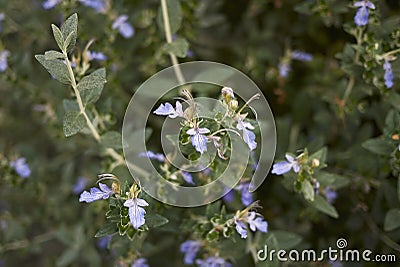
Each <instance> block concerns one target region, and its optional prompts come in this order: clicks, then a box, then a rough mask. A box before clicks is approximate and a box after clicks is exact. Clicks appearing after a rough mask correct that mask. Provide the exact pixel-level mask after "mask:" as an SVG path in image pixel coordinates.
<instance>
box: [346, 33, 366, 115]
mask: <svg viewBox="0 0 400 267" xmlns="http://www.w3.org/2000/svg"><path fill="white" fill-rule="evenodd" d="M356 42H357V45H361V42H362V29H359V28H357V33H356ZM359 60H360V53H359V52H358V50H356V53H355V55H354V63H356V64H358V63H359ZM354 84H355V77H354V75H351V76H350V78H349V82H348V83H347V87H346V90H345V91H344V95H343V107H344V106H346V102H347V100H348V99H349V97H350V94H351V91H352V90H353V87H354Z"/></svg>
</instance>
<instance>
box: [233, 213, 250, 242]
mask: <svg viewBox="0 0 400 267" xmlns="http://www.w3.org/2000/svg"><path fill="white" fill-rule="evenodd" d="M234 220H235V224H236V226H235V228H236V232H238V234H239V235H240V237H241V238H247V227H246V225H245V224H244V223H243V222H241V221H239V220H238V219H237V218H236V217H235V218H234Z"/></svg>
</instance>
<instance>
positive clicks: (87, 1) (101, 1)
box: [79, 0, 108, 13]
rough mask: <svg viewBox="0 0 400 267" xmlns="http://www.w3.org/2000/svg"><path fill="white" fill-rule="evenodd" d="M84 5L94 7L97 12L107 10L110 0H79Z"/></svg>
mask: <svg viewBox="0 0 400 267" xmlns="http://www.w3.org/2000/svg"><path fill="white" fill-rule="evenodd" d="M79 2H81V3H82V4H83V5H85V6H87V7H91V8H93V9H94V10H95V11H96V12H97V13H100V12H104V11H106V7H107V5H108V0H79Z"/></svg>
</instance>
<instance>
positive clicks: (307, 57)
mask: <svg viewBox="0 0 400 267" xmlns="http://www.w3.org/2000/svg"><path fill="white" fill-rule="evenodd" d="M290 56H291V58H292V59H296V60H300V61H311V60H312V59H313V56H312V55H311V54H309V53H306V52H302V51H297V50H295V51H292V53H291V55H290Z"/></svg>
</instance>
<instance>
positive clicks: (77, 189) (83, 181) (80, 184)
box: [72, 176, 90, 195]
mask: <svg viewBox="0 0 400 267" xmlns="http://www.w3.org/2000/svg"><path fill="white" fill-rule="evenodd" d="M89 181H90V180H89V179H88V178H86V177H83V176H79V177H78V180H76V182H75V184H74V185H73V186H72V192H73V193H74V194H75V195H78V194H80V193H82V191H83V190H85V188H86V186H87V184H88V183H89Z"/></svg>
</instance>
